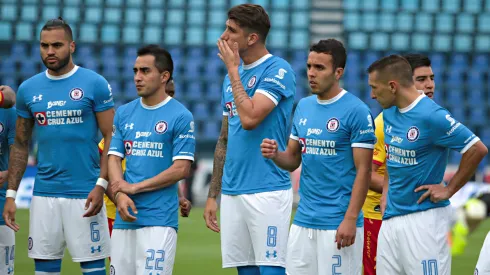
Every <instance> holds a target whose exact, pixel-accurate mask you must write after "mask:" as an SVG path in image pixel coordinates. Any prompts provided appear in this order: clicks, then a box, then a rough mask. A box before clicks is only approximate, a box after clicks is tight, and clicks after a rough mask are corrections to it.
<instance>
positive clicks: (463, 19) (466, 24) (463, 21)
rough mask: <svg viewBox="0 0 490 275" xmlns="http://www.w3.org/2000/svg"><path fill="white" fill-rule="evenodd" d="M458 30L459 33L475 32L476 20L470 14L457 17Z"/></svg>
mask: <svg viewBox="0 0 490 275" xmlns="http://www.w3.org/2000/svg"><path fill="white" fill-rule="evenodd" d="M457 30H458V31H459V32H466V33H471V32H474V30H475V26H474V19H473V16H471V15H469V14H459V15H458V17H457Z"/></svg>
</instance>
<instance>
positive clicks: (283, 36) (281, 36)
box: [267, 30, 297, 48]
mask: <svg viewBox="0 0 490 275" xmlns="http://www.w3.org/2000/svg"><path fill="white" fill-rule="evenodd" d="M295 39H297V38H295ZM267 43H268V45H270V47H273V48H282V47H284V46H285V45H287V44H288V34H287V32H286V31H284V30H273V31H271V32H270V33H269V38H268V39H267Z"/></svg>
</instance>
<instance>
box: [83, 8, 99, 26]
mask: <svg viewBox="0 0 490 275" xmlns="http://www.w3.org/2000/svg"><path fill="white" fill-rule="evenodd" d="M101 20H102V10H101V9H100V8H99V7H89V8H87V9H86V10H85V21H86V22H88V23H99V22H100V21H101Z"/></svg>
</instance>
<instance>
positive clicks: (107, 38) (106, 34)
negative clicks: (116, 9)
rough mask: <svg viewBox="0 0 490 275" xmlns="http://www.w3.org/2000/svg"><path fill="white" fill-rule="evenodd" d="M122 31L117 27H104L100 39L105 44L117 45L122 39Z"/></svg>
mask: <svg viewBox="0 0 490 275" xmlns="http://www.w3.org/2000/svg"><path fill="white" fill-rule="evenodd" d="M120 37H121V36H120V31H119V28H118V27H117V25H103V26H102V32H101V34H100V38H101V39H102V42H105V43H117V42H119V39H120Z"/></svg>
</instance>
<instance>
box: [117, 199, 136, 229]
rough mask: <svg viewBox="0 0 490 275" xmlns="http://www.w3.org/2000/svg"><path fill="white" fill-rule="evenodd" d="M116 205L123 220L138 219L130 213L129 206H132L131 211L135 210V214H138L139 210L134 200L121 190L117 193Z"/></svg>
mask: <svg viewBox="0 0 490 275" xmlns="http://www.w3.org/2000/svg"><path fill="white" fill-rule="evenodd" d="M116 205H117V212H119V215H120V216H121V219H122V220H123V221H126V222H134V221H135V220H136V217H135V216H133V215H131V213H129V210H128V208H129V207H131V211H133V213H134V214H135V215H137V214H138V210H136V206H135V205H134V202H133V200H132V199H131V198H130V197H128V195H126V194H124V193H121V192H120V193H119V194H116Z"/></svg>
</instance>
